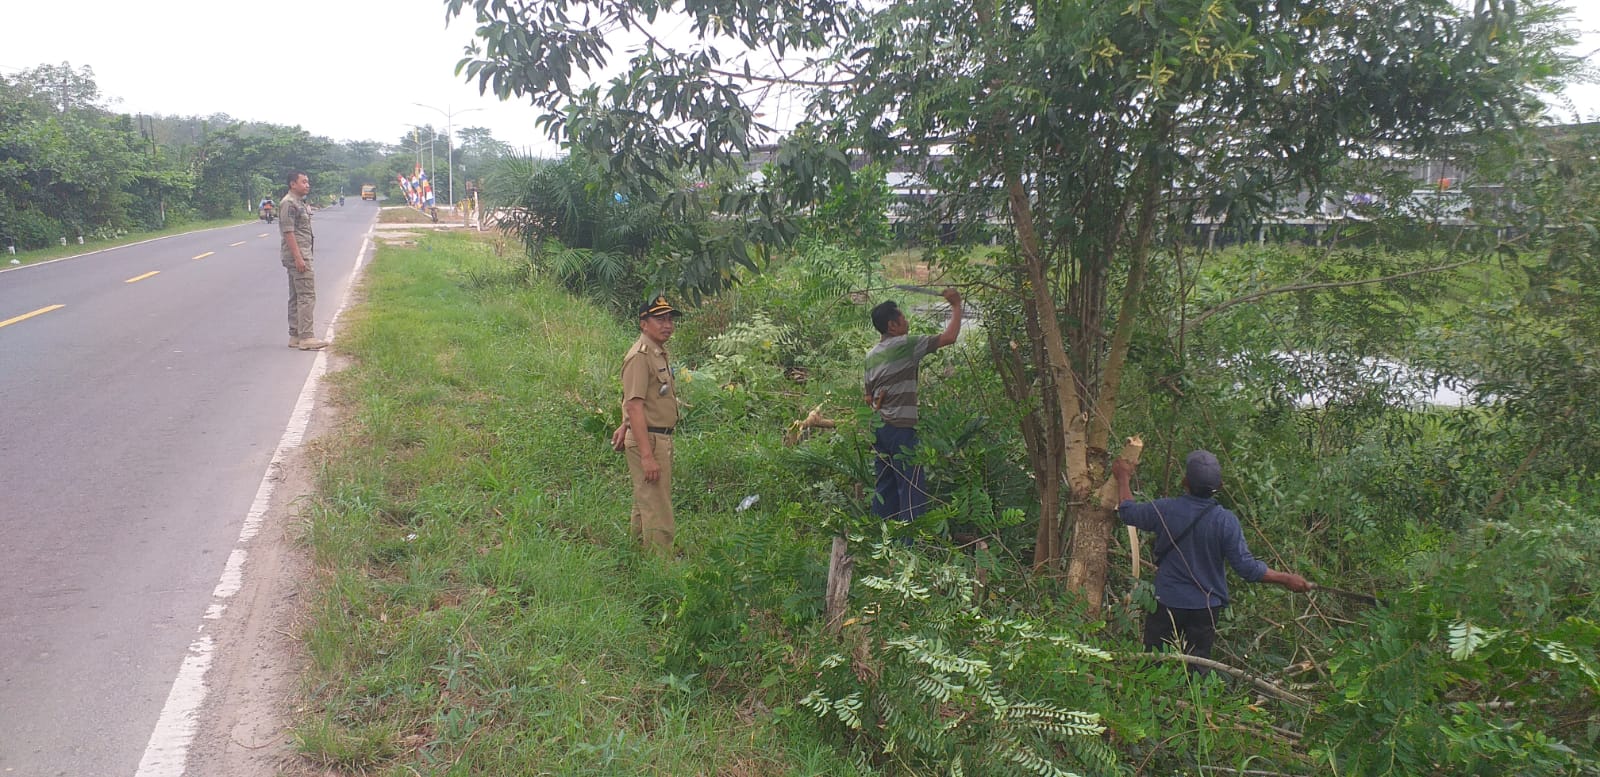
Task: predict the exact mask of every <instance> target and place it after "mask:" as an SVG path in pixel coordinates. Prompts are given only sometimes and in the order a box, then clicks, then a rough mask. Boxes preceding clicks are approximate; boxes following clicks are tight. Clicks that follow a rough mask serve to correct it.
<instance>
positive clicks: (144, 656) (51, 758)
mask: <svg viewBox="0 0 1600 777" xmlns="http://www.w3.org/2000/svg"><path fill="white" fill-rule="evenodd" d="M377 213H378V208H377V206H376V205H375V204H372V203H364V202H362V201H361V200H359V199H354V198H352V199H349V200H347V201H346V204H345V205H344V206H342V207H337V206H336V207H332V208H325V209H323V210H320V211H317V212H316V214H315V216H314V220H313V224H314V228H315V231H316V236H317V245H316V259H315V268H316V271H317V297H318V299H317V333H318V334H319V335H322V334H323V333H324V331H325V328H326V325H327V322H328V318H329V317H330V316H332V314H333V312H334V310H335V308H336V306H337V305H338V303H339V301H340V300H341V299H342V298H343V296H344V293H345V290H346V288H347V287H348V285H349V283H350V281H351V279H352V274H353V271H354V268H355V266H356V264H357V259H358V254H359V253H360V251H361V249H362V245H363V238H364V236H365V235H366V233H367V232H368V230H369V229H370V226H371V224H372V223H373V222H374V221H375V219H376V218H377ZM278 242H279V241H278V225H277V224H276V223H274V224H272V225H270V226H269V225H267V224H265V223H260V222H257V223H252V224H248V225H244V226H235V227H226V228H221V229H211V230H206V231H203V232H196V233H192V234H187V235H179V236H176V237H170V238H163V239H160V240H156V241H152V242H148V243H143V244H139V245H133V246H125V247H122V248H117V249H111V250H107V251H103V252H99V253H95V254H89V255H85V256H79V257H74V258H71V259H66V260H61V261H56V262H53V263H48V264H42V265H37V266H29V267H22V268H19V269H15V270H9V271H5V272H0V777H34V776H35V775H71V776H72V777H79V776H92V777H120V776H124V775H133V774H134V772H135V771H136V770H137V768H138V766H139V762H140V757H141V754H142V753H143V752H144V749H145V746H146V743H147V742H148V741H149V739H150V736H151V732H152V730H153V729H154V727H155V725H156V721H157V718H158V716H159V715H160V713H161V709H162V706H163V704H164V703H165V701H166V699H167V695H168V691H169V689H170V688H171V687H172V685H173V680H174V678H175V677H176V675H177V673H178V669H179V666H180V665H181V664H182V662H183V659H184V655H185V652H186V649H187V648H188V646H189V644H190V642H191V640H193V639H194V638H195V635H196V633H197V629H198V627H199V626H200V623H201V619H202V616H203V615H204V614H205V611H206V607H207V604H208V602H209V601H210V597H211V593H212V590H213V588H214V587H215V586H216V585H217V582H218V579H219V576H220V575H221V573H222V570H223V566H224V563H225V562H226V561H227V558H228V554H229V552H230V550H231V549H232V548H233V546H234V545H235V543H236V541H237V540H238V537H239V530H240V526H241V524H242V522H243V520H244V518H245V516H246V514H247V513H248V512H249V509H250V506H251V501H252V499H253V497H254V496H255V493H256V490H257V488H258V486H259V485H260V483H261V480H262V477H263V474H264V473H265V471H266V468H267V464H268V462H269V460H270V459H271V456H272V453H273V449H274V448H275V446H276V445H277V443H278V440H279V438H280V437H281V436H282V435H283V431H284V428H285V426H286V424H287V423H288V420H289V414H290V410H291V408H292V407H293V405H294V402H295V399H296V397H297V395H298V394H299V392H300V389H301V387H302V385H303V384H304V382H305V380H306V376H307V374H308V373H309V371H310V369H311V366H312V362H313V360H314V358H315V353H313V352H309V351H299V350H293V349H290V348H288V347H286V346H287V341H288V326H287V323H286V314H285V308H286V300H287V296H288V281H287V278H286V274H285V272H284V270H283V267H282V265H280V264H279V260H278ZM56 306H58V307H56ZM30 313H31V314H34V315H31V316H29V314H30ZM7 322H9V323H7ZM335 347H336V346H335Z"/></svg>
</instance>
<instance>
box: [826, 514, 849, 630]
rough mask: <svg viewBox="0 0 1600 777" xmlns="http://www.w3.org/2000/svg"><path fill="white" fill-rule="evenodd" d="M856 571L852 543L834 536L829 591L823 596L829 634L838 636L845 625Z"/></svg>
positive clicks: (829, 568) (829, 561) (830, 556)
mask: <svg viewBox="0 0 1600 777" xmlns="http://www.w3.org/2000/svg"><path fill="white" fill-rule="evenodd" d="M854 571H855V561H854V560H853V559H851V558H850V543H849V542H848V541H847V540H846V539H845V538H844V537H834V538H833V551H832V552H831V553H829V554H828V591H827V594H826V595H825V596H824V597H823V602H824V609H823V615H824V621H823V623H824V624H825V626H826V628H827V629H828V633H829V634H833V635H836V636H837V635H838V634H839V631H840V630H841V629H842V628H843V627H844V611H845V607H846V606H847V605H849V604H850V577H851V575H852V574H853V573H854Z"/></svg>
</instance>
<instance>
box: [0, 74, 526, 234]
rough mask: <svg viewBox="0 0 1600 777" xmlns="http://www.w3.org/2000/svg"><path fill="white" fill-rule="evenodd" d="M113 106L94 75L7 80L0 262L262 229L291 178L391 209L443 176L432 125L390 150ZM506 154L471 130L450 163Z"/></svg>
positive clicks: (439, 140) (328, 198)
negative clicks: (220, 230)
mask: <svg viewBox="0 0 1600 777" xmlns="http://www.w3.org/2000/svg"><path fill="white" fill-rule="evenodd" d="M110 102H111V101H110V99H109V97H108V96H107V95H104V94H102V93H101V92H100V88H99V86H98V84H96V83H95V80H94V72H93V71H92V70H91V69H90V68H88V67H80V68H73V67H72V66H71V64H69V63H62V64H60V65H39V66H37V67H33V68H27V69H23V70H21V71H18V72H16V73H14V74H9V75H4V76H0V261H5V262H9V260H10V259H11V258H16V259H17V260H18V262H19V263H29V262H34V261H39V260H40V259H42V258H51V257H55V256H61V255H63V254H62V253H61V251H60V250H59V249H60V248H61V241H62V240H63V239H64V240H65V241H66V242H67V243H68V244H69V245H68V248H79V249H80V250H81V248H82V247H81V246H79V245H78V240H79V238H82V239H83V241H84V244H83V245H84V246H88V245H101V246H104V245H114V244H120V243H127V242H132V241H133V240H135V239H138V238H139V237H140V236H145V235H156V234H165V233H166V232H167V231H168V230H172V229H184V228H190V229H192V228H197V226H198V225H203V224H206V223H211V222H216V221H218V220H222V221H226V220H229V219H235V218H240V217H247V216H254V215H255V207H256V203H258V202H259V201H260V200H261V199H262V198H263V197H270V198H272V199H274V200H277V199H280V198H282V197H283V195H284V192H285V190H286V188H287V187H286V186H285V185H284V180H285V177H286V176H287V174H288V173H289V172H290V171H292V170H300V171H304V172H306V173H307V174H308V175H309V176H310V178H311V186H312V194H311V196H312V198H313V200H314V201H315V202H318V203H324V204H325V203H329V202H332V201H333V200H334V199H335V198H337V197H338V196H339V195H340V194H341V193H343V194H344V195H345V196H346V197H347V198H355V199H359V196H360V193H361V186H362V184H375V185H377V186H378V187H379V191H380V192H385V193H387V194H388V196H389V197H391V198H395V197H398V196H399V191H398V188H397V187H396V177H395V176H396V174H397V173H402V172H403V173H405V174H406V175H411V174H412V173H413V172H414V171H415V165H416V164H417V163H418V161H419V160H421V161H423V162H425V163H427V162H431V160H433V159H435V158H437V160H438V161H440V162H442V161H443V160H444V158H445V156H446V155H445V153H444V150H445V147H446V143H447V142H449V140H450V139H448V138H446V137H445V135H444V133H443V132H442V131H439V130H436V129H434V128H433V126H432V125H431V124H424V125H421V126H420V127H418V128H416V130H415V131H413V132H408V133H406V134H405V135H404V136H403V137H401V138H397V139H396V141H395V142H394V143H389V144H386V143H383V142H379V141H374V140H356V141H338V142H336V141H333V140H330V139H328V138H324V137H318V136H314V135H312V134H311V133H309V132H307V131H305V130H303V129H301V128H300V127H298V126H295V127H290V126H285V125H280V124H271V123H266V122H246V121H240V120H237V119H233V118H231V117H229V116H226V115H222V114H217V115H211V116H203V117H202V116H161V115H145V114H125V113H118V112H116V111H115V110H112V109H111V108H110V107H108V105H109V104H110ZM435 147H437V148H438V149H439V153H438V154H437V155H436V156H435V155H434V154H433V149H434V148H435ZM510 150H511V149H510V147H509V146H507V145H506V144H505V143H504V142H501V141H498V140H496V139H495V138H494V137H493V136H492V135H491V134H490V133H489V131H488V130H485V129H483V128H481V127H464V128H461V129H459V130H457V131H456V138H455V139H454V155H453V158H454V159H455V161H456V162H457V163H458V164H460V165H463V166H464V167H465V168H466V169H467V170H469V171H471V174H473V175H479V174H481V171H483V170H485V169H487V167H488V166H489V165H490V164H492V163H493V162H495V161H496V160H498V159H500V158H502V157H505V156H507V155H509V153H510ZM443 199H444V198H443V197H441V198H440V200H441V202H440V205H441V206H443V207H446V208H448V206H449V203H445V202H442V200H443ZM401 200H402V201H403V198H401ZM8 249H15V251H16V252H17V253H16V254H15V255H14V256H13V255H12V254H10V253H9V252H8Z"/></svg>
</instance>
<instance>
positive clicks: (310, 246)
mask: <svg viewBox="0 0 1600 777" xmlns="http://www.w3.org/2000/svg"><path fill="white" fill-rule="evenodd" d="M278 230H279V234H280V235H281V236H282V238H283V239H282V241H281V242H280V243H279V244H278V255H279V257H280V258H282V259H283V266H285V267H293V266H294V254H292V253H290V252H289V241H290V240H293V241H295V242H296V243H299V244H300V256H302V257H304V258H305V260H306V264H310V263H311V254H312V251H313V250H314V249H315V248H316V246H317V239H316V237H315V236H313V235H312V234H311V206H309V205H307V204H305V201H304V200H301V199H300V198H299V197H296V196H294V192H289V193H288V194H286V195H284V197H283V201H282V202H280V203H278Z"/></svg>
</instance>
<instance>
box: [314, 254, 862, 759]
mask: <svg viewBox="0 0 1600 777" xmlns="http://www.w3.org/2000/svg"><path fill="white" fill-rule="evenodd" d="M494 254H495V252H494V250H493V248H492V246H491V245H490V244H489V243H487V242H484V241H482V240H481V239H479V238H476V237H475V236H473V235H465V234H450V235H426V236H423V237H421V238H419V243H418V245H416V246H414V247H406V248H395V247H385V248H381V249H380V250H379V252H378V255H377V258H376V260H375V261H374V263H373V265H372V267H371V268H370V270H369V276H368V283H367V297H366V300H365V303H364V304H363V305H362V306H361V307H360V308H358V309H356V310H354V311H353V312H352V314H351V316H350V318H349V323H348V325H347V326H346V329H345V332H343V333H342V334H341V337H340V344H339V347H340V349H341V350H342V351H344V352H346V353H348V354H349V355H350V356H352V357H353V358H354V365H353V366H352V367H350V368H349V369H348V370H346V371H344V372H342V373H339V374H338V375H337V376H336V377H335V379H334V380H335V396H336V400H335V401H337V402H338V403H340V404H341V405H342V407H343V409H344V415H345V422H344V424H343V426H342V428H341V429H339V430H338V431H337V432H335V433H333V434H331V435H330V436H329V437H328V438H327V439H326V442H325V443H324V444H323V446H322V448H321V449H320V450H321V454H320V455H321V457H322V460H321V461H320V466H321V467H322V476H321V489H322V495H321V497H320V498H319V499H318V500H317V501H316V502H315V506H314V508H313V509H312V510H311V516H310V522H309V528H308V536H309V540H310V542H311V544H312V547H313V550H314V554H315V560H316V567H317V569H318V577H319V587H320V588H321V589H322V591H323V593H322V594H321V596H320V598H319V600H318V602H317V604H316V605H315V612H314V618H313V623H312V624H311V626H310V628H309V629H308V631H307V633H306V635H305V638H306V642H307V646H308V648H309V651H310V655H311V657H312V660H313V668H312V671H311V675H310V677H309V678H308V683H307V689H308V693H309V694H310V696H311V700H310V703H309V705H308V709H309V710H310V713H309V714H308V717H307V719H305V720H303V721H301V722H300V724H299V726H298V727H297V736H298V738H299V741H300V747H301V750H302V752H303V753H304V754H305V755H306V756H307V757H309V758H310V759H311V760H312V761H314V762H316V763H318V764H320V765H323V766H326V767H331V768H334V769H337V770H339V771H341V772H348V773H360V774H394V775H402V774H406V775H409V774H418V773H422V774H463V775H464V774H472V775H513V774H514V775H531V774H606V775H616V774H653V775H693V774H707V775H710V774H718V775H776V774H847V773H850V771H851V769H850V768H849V766H848V765H846V764H844V763H841V762H840V761H839V760H838V758H837V756H836V755H835V754H834V752H833V751H832V749H831V748H829V747H827V746H825V745H823V744H821V743H820V741H818V740H817V739H815V738H814V735H812V734H810V733H807V731H808V729H809V728H812V727H814V723H811V722H810V718H809V716H808V715H795V716H793V717H786V716H784V715H783V714H781V712H780V713H779V714H774V712H773V711H771V710H768V709H767V708H766V707H765V706H763V704H762V703H761V702H760V701H757V700H754V699H744V698H730V697H729V695H728V694H719V693H717V692H714V691H708V690H707V689H706V688H707V683H705V682H704V681H703V680H697V679H696V678H694V677H692V676H691V677H682V676H676V675H674V674H672V673H671V671H670V670H669V669H668V668H667V665H666V664H665V663H664V662H663V660H662V658H661V657H660V656H661V653H662V650H661V648H662V642H663V640H664V638H665V637H664V634H663V626H662V624H663V623H664V622H665V621H666V619H667V615H668V614H669V611H670V609H671V608H672V607H674V606H675V604H674V603H675V602H676V601H677V599H678V598H679V596H678V594H679V592H680V591H681V590H682V589H683V587H684V580H683V574H684V571H685V570H686V568H687V563H686V562H685V561H683V560H677V561H658V560H654V559H651V558H649V557H646V556H644V555H643V554H641V553H640V552H639V551H638V550H636V549H635V548H634V547H633V546H632V544H631V543H630V541H629V540H628V537H627V513H628V506H629V503H630V501H629V500H630V495H629V487H628V485H627V473H626V469H625V466H624V465H623V462H622V458H621V456H620V455H618V454H616V453H613V452H612V451H611V450H610V448H609V446H608V445H607V444H606V441H605V440H604V439H603V437H602V435H601V434H600V433H599V427H600V425H601V423H600V422H599V420H598V419H599V418H600V414H603V413H606V412H613V413H614V410H613V408H615V406H616V402H617V400H616V396H617V391H618V386H617V383H616V375H617V373H618V370H619V364H620V361H619V360H620V358H621V354H622V353H623V351H624V349H625V348H626V347H627V346H628V344H629V343H631V342H632V340H633V339H634V338H635V337H636V336H637V333H636V332H635V331H629V329H628V328H627V327H626V326H625V325H622V324H619V323H618V322H617V321H615V320H614V319H611V318H608V317H607V316H606V315H604V314H602V313H601V312H599V311H598V310H596V309H594V308H593V307H591V306H589V305H588V304H586V303H583V302H580V301H577V300H575V299H573V298H572V297H570V296H569V295H567V294H565V293H563V292H560V291H557V290H554V289H552V288H550V287H548V286H546V285H543V284H542V283H539V282H531V283H530V282H528V281H526V279H525V275H524V273H525V270H518V269H517V268H516V267H515V266H514V264H515V263H513V262H510V261H509V260H506V259H501V258H497V257H496V256H495V255H494ZM586 421H587V422H588V423H587V425H586ZM708 426H709V425H708ZM781 432H782V430H781V429H776V430H772V431H771V432H770V433H760V432H757V433H752V432H751V431H750V430H748V429H739V428H727V429H723V428H704V427H702V428H697V429H694V430H692V431H690V432H689V433H688V434H685V435H680V439H679V444H678V462H677V466H676V470H677V477H676V484H675V490H676V493H677V494H678V495H680V496H679V498H678V499H677V500H676V501H677V506H678V510H679V527H680V528H679V544H680V545H681V546H682V547H683V548H684V549H685V552H686V554H687V555H688V557H689V558H691V559H692V558H695V557H696V554H698V553H699V552H700V551H699V548H700V547H701V545H702V544H703V543H704V542H706V541H707V539H708V538H709V536H710V535H711V534H712V533H714V532H717V531H720V530H722V528H723V527H727V526H730V525H733V524H734V523H736V522H737V521H740V520H752V518H751V514H748V513H747V514H743V515H742V516H736V515H735V512H734V510H733V506H734V505H735V504H737V502H738V501H739V499H740V498H741V497H742V496H743V495H744V494H745V493H746V491H745V490H744V487H745V486H746V485H747V484H745V483H739V482H737V480H738V479H739V478H740V477H741V462H742V461H743V460H745V459H746V458H747V456H748V454H747V453H746V451H749V450H750V449H752V448H753V447H754V446H761V445H775V444H776V440H777V435H778V434H781ZM760 477H770V478H776V477H781V474H773V473H767V474H765V475H760ZM757 485H759V484H757ZM780 690H781V689H780ZM778 695H780V696H781V693H779V694H778ZM789 721H793V722H789Z"/></svg>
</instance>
